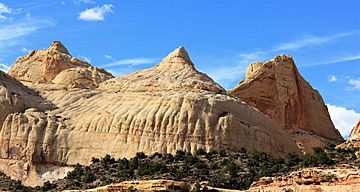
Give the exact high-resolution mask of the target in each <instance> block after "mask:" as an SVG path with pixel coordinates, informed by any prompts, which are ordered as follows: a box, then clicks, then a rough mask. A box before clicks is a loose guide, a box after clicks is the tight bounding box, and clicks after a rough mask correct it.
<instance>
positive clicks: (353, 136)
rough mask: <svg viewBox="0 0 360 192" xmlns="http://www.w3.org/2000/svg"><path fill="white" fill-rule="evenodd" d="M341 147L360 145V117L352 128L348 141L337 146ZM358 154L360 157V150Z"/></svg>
mask: <svg viewBox="0 0 360 192" xmlns="http://www.w3.org/2000/svg"><path fill="white" fill-rule="evenodd" d="M337 147H339V148H353V147H360V118H359V120H358V122H357V123H356V125H355V127H354V128H353V129H352V130H351V133H350V135H349V138H348V139H347V140H346V142H344V143H342V144H340V145H339V146H337ZM357 156H358V157H359V158H360V152H358V153H357Z"/></svg>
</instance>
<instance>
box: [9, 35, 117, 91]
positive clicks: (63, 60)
mask: <svg viewBox="0 0 360 192" xmlns="http://www.w3.org/2000/svg"><path fill="white" fill-rule="evenodd" d="M8 74H9V75H10V76H12V77H14V78H16V79H17V80H19V81H23V82H30V83H51V82H52V83H55V84H60V85H64V86H69V87H79V88H80V87H81V88H83V87H85V88H92V87H96V86H98V84H99V83H100V82H102V81H104V80H108V79H110V78H113V76H112V75H111V74H110V73H109V72H107V71H105V70H104V69H99V68H95V67H93V66H91V65H90V64H89V63H87V62H85V61H82V60H80V59H77V58H75V57H73V56H71V55H70V53H69V51H68V50H67V49H66V48H65V47H64V45H63V44H62V43H61V42H59V41H54V42H52V43H51V45H50V47H49V48H48V49H44V50H33V51H31V52H30V53H29V54H27V55H25V56H23V57H20V58H18V59H17V60H16V62H15V63H14V64H13V66H12V67H11V68H10V69H9V71H8ZM58 75H60V76H59V77H57V76H58ZM88 86H89V87H88Z"/></svg>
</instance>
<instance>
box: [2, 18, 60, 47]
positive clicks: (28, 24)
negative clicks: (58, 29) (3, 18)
mask: <svg viewBox="0 0 360 192" xmlns="http://www.w3.org/2000/svg"><path fill="white" fill-rule="evenodd" d="M53 25H54V23H53V22H51V21H47V20H34V19H31V20H29V19H27V20H26V21H23V22H15V23H12V24H4V25H0V51H1V50H2V49H4V48H6V47H9V46H14V45H17V44H20V42H21V41H19V38H21V37H24V36H26V35H29V34H31V33H34V32H36V31H38V30H40V29H42V28H46V27H50V26H53Z"/></svg>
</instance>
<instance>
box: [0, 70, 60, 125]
mask: <svg viewBox="0 0 360 192" xmlns="http://www.w3.org/2000/svg"><path fill="white" fill-rule="evenodd" d="M29 108H37V109H39V110H41V111H44V110H46V109H51V108H53V106H52V105H51V103H50V102H48V101H46V100H45V99H44V98H42V97H41V96H39V95H38V93H36V92H35V91H33V90H31V89H29V88H27V87H26V86H24V85H23V84H21V83H20V82H19V81H17V80H16V79H14V78H12V77H10V76H9V75H7V74H5V73H4V72H2V71H0V127H1V125H2V123H3V122H4V120H5V118H6V116H7V115H8V114H11V113H18V112H24V111H25V110H26V109H29Z"/></svg>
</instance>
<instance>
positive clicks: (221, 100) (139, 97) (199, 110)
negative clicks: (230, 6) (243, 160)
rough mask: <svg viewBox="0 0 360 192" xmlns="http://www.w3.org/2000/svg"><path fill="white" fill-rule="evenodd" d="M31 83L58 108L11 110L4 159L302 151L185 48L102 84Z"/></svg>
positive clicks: (62, 162)
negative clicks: (59, 85)
mask: <svg viewBox="0 0 360 192" xmlns="http://www.w3.org/2000/svg"><path fill="white" fill-rule="evenodd" d="M61 50H62V52H64V51H65V50H63V49H61ZM40 85H41V84H40ZM34 88H35V89H37V88H40V89H39V90H38V91H39V92H41V94H42V95H43V97H45V98H47V99H48V100H50V101H51V102H52V103H54V104H55V105H56V106H57V109H55V110H48V111H45V112H42V111H38V110H36V109H29V110H27V111H26V112H23V113H14V114H9V115H8V116H7V117H6V120H5V121H4V123H3V126H2V129H1V131H0V145H1V148H0V157H1V158H2V159H6V160H8V161H10V160H11V161H17V162H29V163H31V164H32V165H33V166H35V167H37V165H44V164H45V165H59V166H62V167H66V166H67V165H74V164H76V163H80V164H88V163H90V160H91V158H92V157H103V156H104V155H105V154H110V155H111V156H113V157H132V156H134V155H135V154H136V152H139V151H143V152H145V153H146V154H151V153H154V152H161V153H175V152H176V150H184V151H190V152H195V151H196V150H197V149H199V148H204V149H206V150H210V149H211V148H225V149H228V150H232V151H237V150H240V149H241V148H242V147H245V148H246V150H247V151H249V152H254V151H258V150H261V151H264V152H266V153H268V154H270V155H273V156H284V155H286V154H287V153H299V152H300V150H299V149H298V147H297V146H296V144H295V142H294V141H293V140H292V139H291V137H290V136H289V135H288V134H287V133H286V132H285V131H283V130H282V128H281V127H280V126H279V125H278V124H277V123H275V122H273V121H272V120H271V119H270V118H269V117H267V116H266V115H264V114H263V113H261V112H260V111H258V110H257V109H255V108H254V107H251V106H249V105H247V104H245V103H243V102H241V101H240V100H239V99H237V98H235V97H232V96H230V95H228V94H227V93H226V92H225V90H224V89H223V88H222V87H221V86H220V85H218V84H217V83H215V82H214V81H213V80H212V79H211V78H209V77H208V76H207V75H205V74H203V73H201V72H198V71H197V70H196V69H195V68H194V65H193V64H192V62H191V60H190V58H189V56H188V54H187V53H186V51H185V49H184V48H182V47H181V48H179V49H176V50H175V51H174V52H173V53H171V54H170V55H169V56H168V57H166V58H165V59H164V60H163V61H162V62H161V63H160V64H158V65H156V66H155V67H153V68H150V69H147V70H142V71H138V72H134V73H131V74H129V75H126V76H122V77H118V78H116V79H110V80H108V81H105V82H103V83H101V84H100V86H99V88H97V89H81V88H75V89H58V88H54V87H53V86H46V85H45V84H44V86H39V85H35V86H34ZM0 168H4V166H3V167H1V166H0ZM35 170H37V169H35ZM2 171H4V172H5V173H9V172H14V171H15V172H16V171H17V174H15V173H14V174H12V175H20V176H21V177H18V176H16V177H14V178H17V179H22V180H24V178H25V184H28V185H36V184H39V183H38V181H39V180H36V181H34V180H35V179H34V178H33V177H32V179H31V180H30V179H28V178H29V177H26V176H27V175H29V174H30V172H29V170H28V169H19V170H13V169H11V170H9V169H6V168H4V169H3V170H2ZM42 172H45V171H44V170H42ZM52 172H56V171H52ZM36 174H38V175H39V176H41V174H40V173H39V171H37V172H36ZM56 177H58V176H56ZM26 179H28V180H26Z"/></svg>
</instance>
